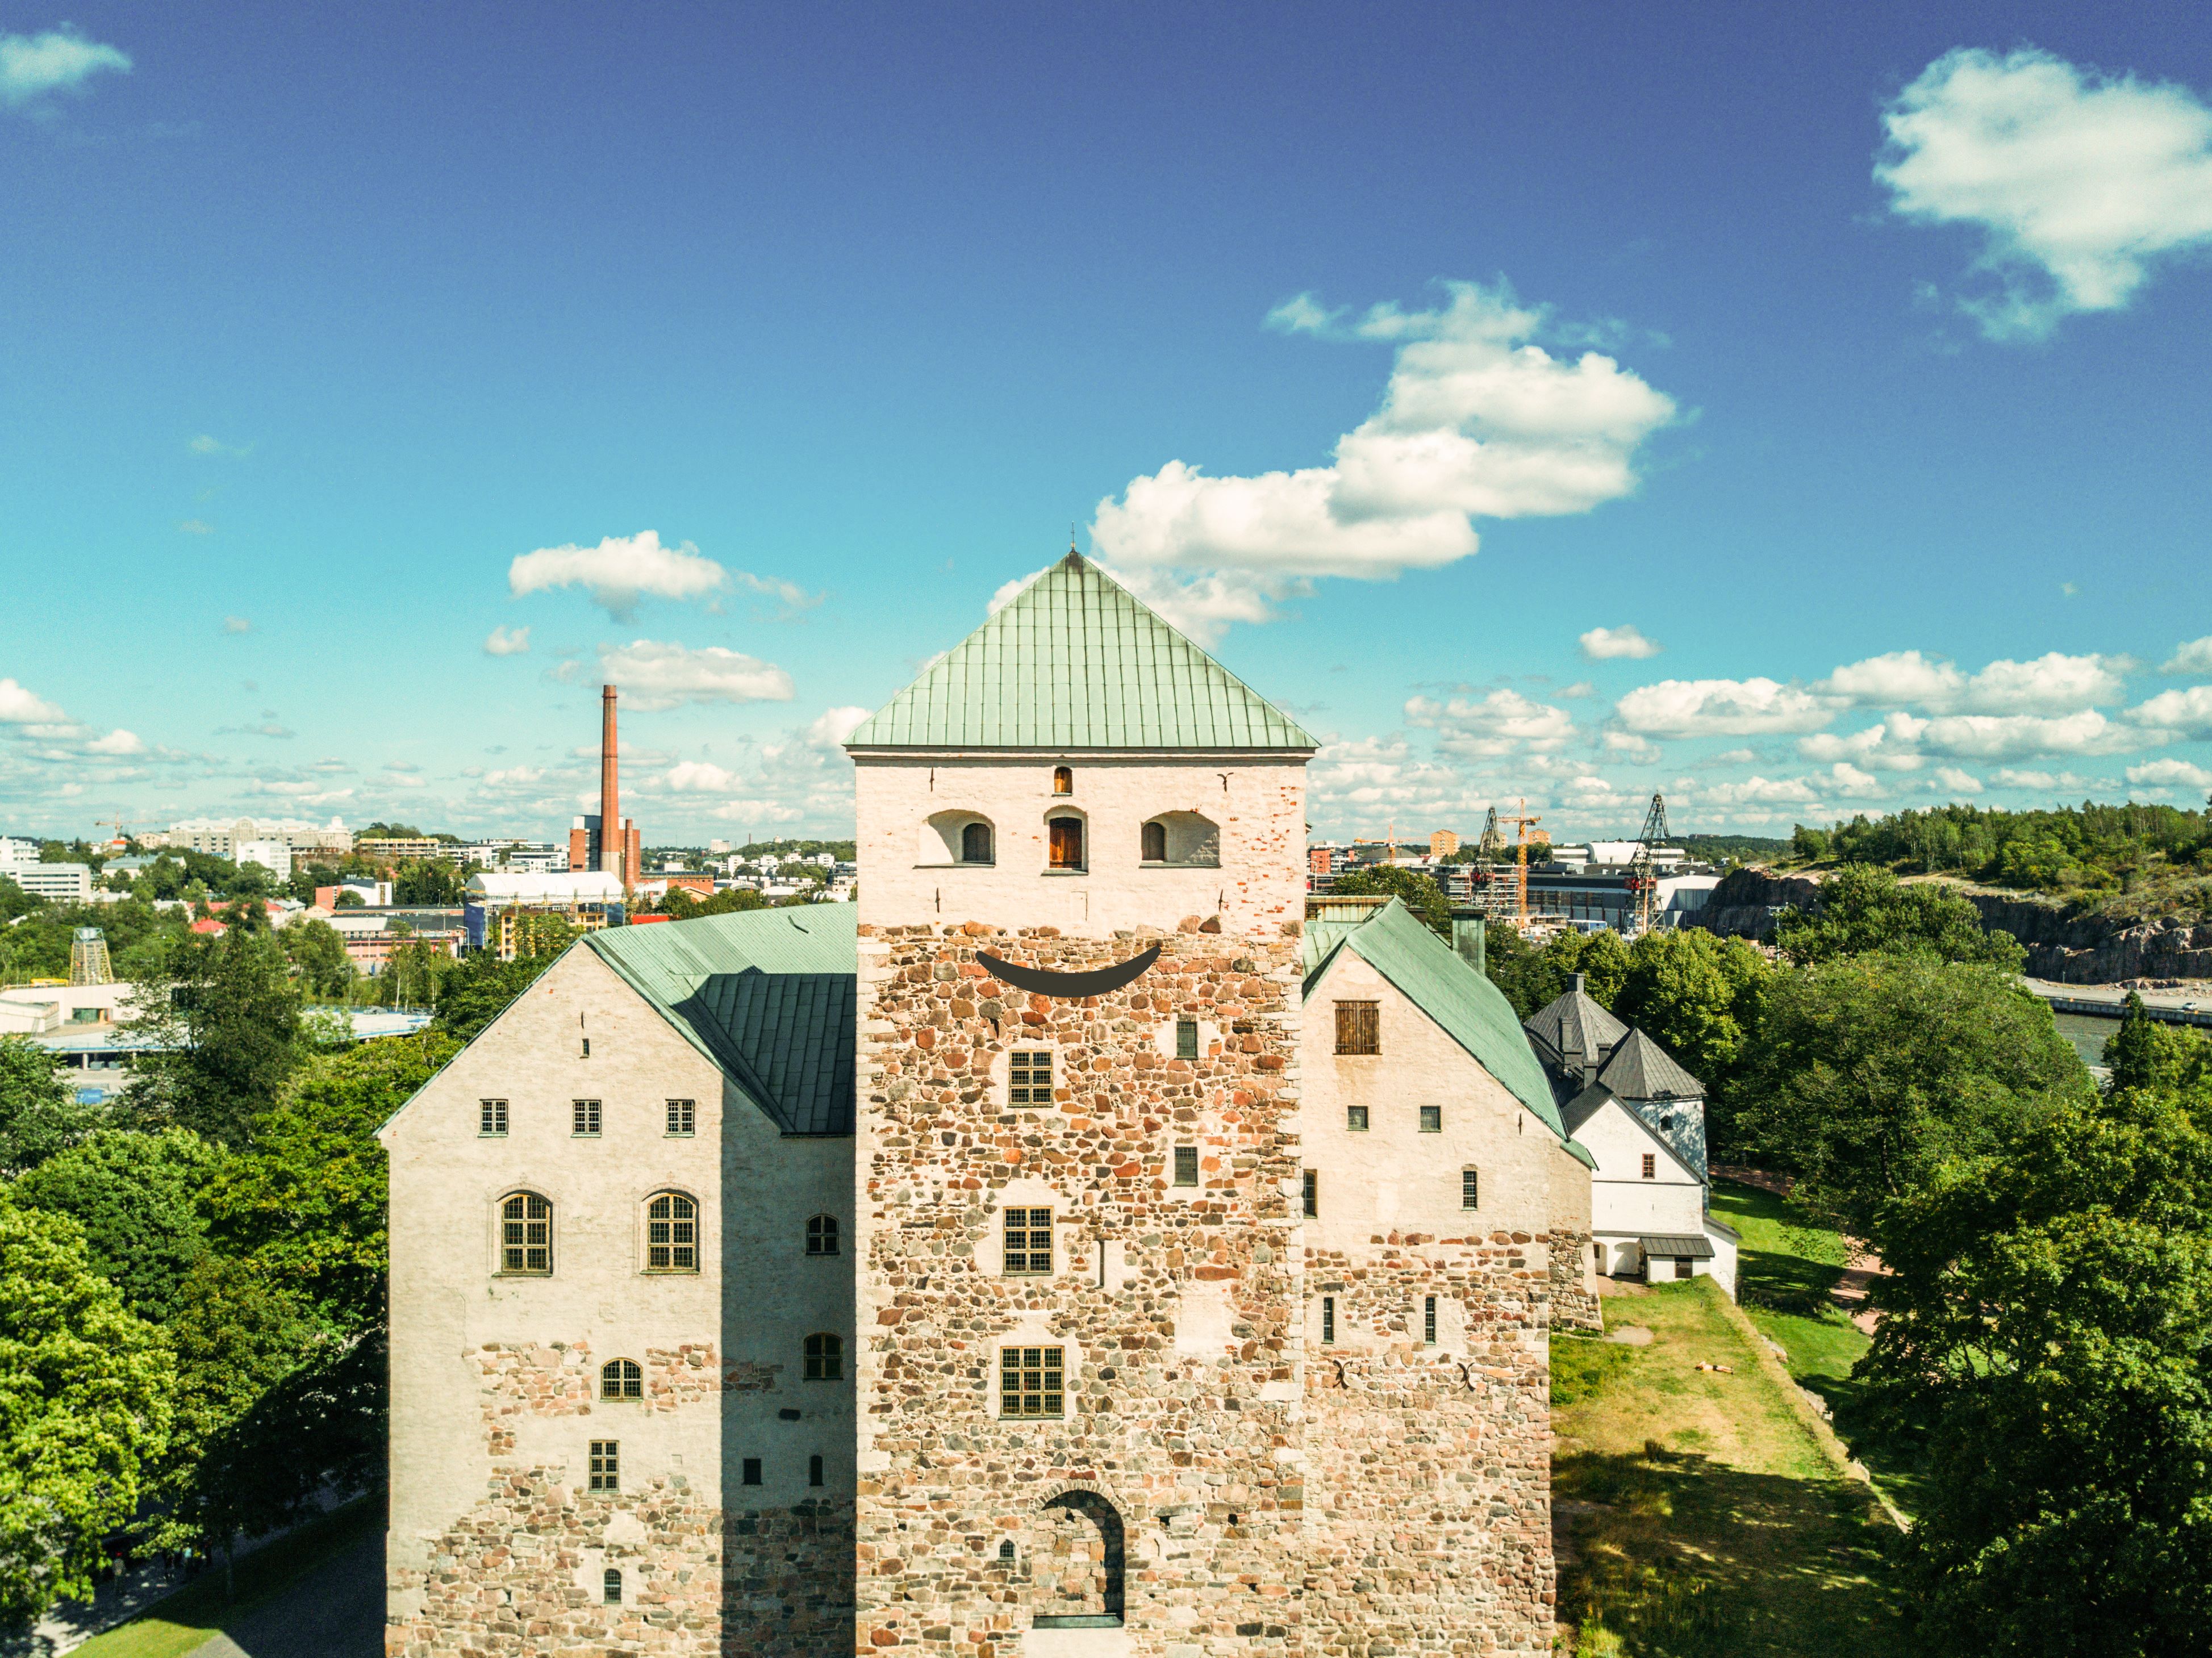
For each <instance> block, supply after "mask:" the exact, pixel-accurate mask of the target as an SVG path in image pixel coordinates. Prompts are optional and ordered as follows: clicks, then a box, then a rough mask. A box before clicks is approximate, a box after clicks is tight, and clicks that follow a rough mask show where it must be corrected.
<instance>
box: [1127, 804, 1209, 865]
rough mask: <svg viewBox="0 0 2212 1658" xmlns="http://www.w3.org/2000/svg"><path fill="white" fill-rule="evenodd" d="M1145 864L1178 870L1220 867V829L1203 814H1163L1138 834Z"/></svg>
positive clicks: (1184, 812) (1186, 812) (1171, 812)
mask: <svg viewBox="0 0 2212 1658" xmlns="http://www.w3.org/2000/svg"><path fill="white" fill-rule="evenodd" d="M1138 833H1139V850H1140V852H1141V853H1142V859H1141V860H1142V861H1143V862H1145V863H1147V864H1166V865H1170V866H1171V867H1173V868H1176V869H1218V868H1220V867H1221V828H1220V825H1218V823H1215V822H1214V821H1213V820H1212V818H1211V817H1206V815H1205V814H1204V813H1202V812H1195V811H1164V812H1162V813H1161V814H1160V815H1159V816H1158V817H1154V818H1151V819H1148V820H1147V821H1146V823H1145V825H1144V827H1143V828H1142V829H1140V830H1139V832H1138Z"/></svg>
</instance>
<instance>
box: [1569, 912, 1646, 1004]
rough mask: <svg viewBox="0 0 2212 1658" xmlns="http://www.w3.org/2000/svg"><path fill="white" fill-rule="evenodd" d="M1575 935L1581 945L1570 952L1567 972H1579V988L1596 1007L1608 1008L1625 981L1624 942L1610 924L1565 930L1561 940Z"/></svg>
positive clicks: (1626, 950) (1626, 975)
mask: <svg viewBox="0 0 2212 1658" xmlns="http://www.w3.org/2000/svg"><path fill="white" fill-rule="evenodd" d="M1567 938H1573V939H1576V940H1577V942H1578V943H1579V944H1580V945H1581V948H1580V949H1578V950H1575V951H1574V953H1573V962H1574V965H1573V967H1572V968H1571V969H1569V970H1570V971H1571V972H1575V973H1579V974H1581V975H1583V993H1585V994H1587V995H1588V996H1589V998H1590V999H1591V1000H1593V1001H1595V1003H1596V1004H1597V1005H1599V1006H1600V1007H1605V1008H1610V1007H1612V1006H1613V1004H1614V1003H1615V1002H1616V1001H1618V1000H1619V999H1620V990H1621V987H1622V986H1623V985H1625V984H1626V983H1627V982H1628V969H1629V954H1628V946H1627V945H1626V944H1624V943H1622V942H1621V938H1620V934H1619V933H1618V932H1613V930H1612V929H1611V928H1609V927H1608V928H1607V929H1606V930H1605V931H1604V932H1583V933H1565V934H1562V935H1561V939H1562V942H1564V941H1565V939H1567Z"/></svg>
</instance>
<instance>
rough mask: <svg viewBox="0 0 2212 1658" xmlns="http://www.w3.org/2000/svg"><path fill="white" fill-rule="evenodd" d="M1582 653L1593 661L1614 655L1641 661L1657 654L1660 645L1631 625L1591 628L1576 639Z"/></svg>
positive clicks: (1605, 660) (1609, 659) (1603, 660)
mask: <svg viewBox="0 0 2212 1658" xmlns="http://www.w3.org/2000/svg"><path fill="white" fill-rule="evenodd" d="M1575 642H1576V643H1577V644H1578V645H1580V646H1581V647H1583V655H1584V656H1586V657H1588V658H1589V659H1590V660H1591V661H1593V662H1608V661H1611V660H1612V659H1613V658H1615V657H1621V656H1625V657H1629V658H1632V659H1634V660H1636V661H1638V662H1641V661H1643V660H1644V659H1645V658H1647V657H1653V656H1656V655H1658V654H1659V652H1660V650H1661V648H1662V647H1660V646H1658V645H1656V644H1655V643H1653V642H1652V641H1650V640H1648V639H1646V638H1645V637H1644V635H1642V634H1640V633H1638V631H1637V630H1636V629H1635V628H1634V627H1633V626H1628V627H1621V628H1592V629H1590V630H1589V632H1588V633H1586V634H1583V635H1581V636H1580V637H1579V638H1578V639H1577V641H1575Z"/></svg>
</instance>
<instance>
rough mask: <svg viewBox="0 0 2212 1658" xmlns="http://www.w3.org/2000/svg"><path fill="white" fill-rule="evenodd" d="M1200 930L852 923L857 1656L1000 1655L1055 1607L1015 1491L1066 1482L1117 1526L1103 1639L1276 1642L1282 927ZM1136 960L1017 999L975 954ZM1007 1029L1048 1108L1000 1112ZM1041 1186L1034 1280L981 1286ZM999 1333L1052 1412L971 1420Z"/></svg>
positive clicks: (1052, 1541)
mask: <svg viewBox="0 0 2212 1658" xmlns="http://www.w3.org/2000/svg"><path fill="white" fill-rule="evenodd" d="M1184 926H1185V930H1182V931H1178V932H1173V933H1163V932H1160V931H1159V930H1158V929H1157V928H1136V929H1132V930H1130V931H1127V932H1121V933H1119V934H1117V935H1115V936H1114V937H1112V938H1063V937H1060V936H1059V935H1057V934H1056V933H1055V932H1054V930H1053V929H1050V928H1033V929H1026V930H1024V931H1022V932H1018V933H1008V932H1000V931H999V930H997V929H994V928H990V927H987V926H981V925H980V924H967V925H963V926H957V927H946V928H944V929H942V930H939V929H937V928H933V927H927V926H913V927H897V928H894V927H870V926H866V925H864V926H863V928H862V932H863V935H864V936H863V938H862V939H861V944H860V949H861V957H860V1099H861V1130H860V1143H859V1145H858V1147H857V1151H858V1156H857V1158H856V1162H857V1164H858V1167H857V1169H856V1181H857V1183H858V1188H859V1189H858V1193H857V1199H856V1205H855V1209H856V1217H857V1221H858V1230H859V1232H860V1243H861V1249H862V1255H861V1259H860V1262H859V1264H858V1265H859V1271H860V1291H859V1299H860V1306H859V1309H858V1317H857V1327H858V1342H857V1344H856V1345H857V1347H858V1353H857V1371H858V1400H857V1403H858V1413H859V1424H860V1464H859V1466H860V1475H859V1502H858V1515H857V1538H856V1552H857V1558H858V1566H859V1571H860V1591H859V1606H858V1613H857V1621H858V1635H859V1639H860V1646H861V1648H862V1649H863V1650H869V1651H884V1650H887V1649H894V1648H896V1649H902V1650H912V1649H921V1650H922V1651H926V1652H927V1653H930V1654H933V1655H939V1654H941V1655H945V1658H953V1655H959V1658H980V1655H982V1654H985V1653H989V1652H993V1651H996V1650H1006V1651H1014V1650H1018V1644H1016V1645H1007V1646H1001V1645H1000V1644H999V1643H1018V1641H1019V1639H1020V1637H1021V1634H1022V1632H1023V1631H1026V1630H1027V1629H1028V1628H1029V1627H1030V1619H1031V1617H1032V1615H1033V1613H1034V1612H1036V1611H1041V1610H1044V1609H1046V1608H1045V1607H1044V1606H1043V1605H1042V1600H1050V1601H1051V1602H1052V1604H1053V1606H1055V1607H1056V1606H1061V1605H1065V1604H1066V1601H1065V1600H1064V1599H1063V1591H1064V1589H1065V1588H1066V1570H1065V1566H1066V1564H1068V1563H1067V1562H1066V1559H1065V1558H1064V1556H1063V1555H1062V1554H1061V1552H1060V1551H1061V1549H1062V1547H1063V1545H1062V1542H1061V1541H1060V1539H1061V1537H1062V1536H1063V1532H1062V1529H1061V1522H1060V1521H1059V1519H1058V1518H1057V1517H1056V1516H1050V1515H1045V1514H1043V1513H1042V1504H1043V1503H1045V1502H1047V1501H1048V1499H1050V1498H1052V1497H1054V1496H1056V1495H1058V1494H1059V1493H1061V1492H1063V1491H1069V1490H1071V1489H1074V1490H1088V1491H1095V1492H1096V1493H1097V1494H1098V1495H1099V1496H1101V1497H1104V1498H1105V1499H1106V1500H1108V1501H1109V1502H1110V1503H1112V1504H1113V1505H1114V1507H1115V1509H1116V1510H1117V1511H1118V1513H1119V1515H1120V1518H1121V1522H1122V1525H1123V1527H1124V1534H1125V1537H1126V1540H1127V1542H1126V1546H1125V1552H1124V1556H1123V1558H1124V1563H1125V1571H1126V1585H1125V1599H1126V1609H1125V1615H1126V1619H1127V1626H1126V1628H1125V1629H1124V1630H1123V1631H1118V1632H1116V1635H1115V1640H1116V1642H1117V1649H1118V1650H1120V1651H1122V1652H1127V1653H1130V1654H1137V1655H1159V1658H1166V1655H1168V1654H1170V1653H1173V1654H1175V1655H1176V1658H1201V1655H1214V1654H1218V1655H1221V1658H1229V1655H1232V1654H1234V1655H1237V1658H1247V1655H1279V1654H1290V1653H1295V1652H1297V1650H1298V1649H1299V1642H1300V1631H1299V1628H1298V1610H1297V1605H1298V1595H1299V1586H1300V1582H1301V1574H1302V1571H1303V1565H1302V1562H1301V1552H1302V1547H1301V1545H1302V1537H1301V1527H1302V1524H1303V1520H1304V1486H1303V1482H1302V1477H1301V1473H1300V1468H1299V1466H1298V1465H1299V1461H1300V1454H1299V1450H1298V1446H1299V1443H1300V1437H1301V1435H1300V1427H1299V1421H1298V1418H1299V1413H1300V1408H1301V1404H1300V1401H1301V1391H1302V1378H1301V1369H1302V1363H1301V1358H1302V1355H1301V1343H1302V1328H1301V1323H1302V1320H1301V1306H1300V1296H1299V1282H1300V1272H1299V1262H1298V1260H1297V1220H1296V1218H1295V1209H1296V1200H1295V1195H1294V1194H1295V1193H1296V1192H1297V1179H1298V1163H1297V1146H1296V1143H1295V1135H1294V1133H1292V1131H1291V1127H1290V1124H1291V1121H1292V1116H1293V1114H1294V1110H1295V1090H1296V1085H1297V993H1298V969H1297V961H1296V956H1295V951H1296V939H1295V937H1294V936H1292V935H1293V934H1294V932H1295V929H1294V928H1285V929H1284V930H1283V933H1282V936H1279V937H1275V938H1268V939H1266V940H1255V939H1252V938H1236V937H1233V936H1226V937H1225V936H1222V935H1219V934H1212V933H1204V932H1200V931H1199V930H1198V928H1199V926H1200V922H1199V920H1198V918H1195V917H1194V918H1191V920H1188V922H1186V923H1185V924H1184ZM1156 943H1157V944H1161V945H1162V946H1163V954H1162V956H1161V957H1160V959H1159V961H1158V963H1156V964H1155V965H1154V966H1153V967H1152V969H1151V970H1149V971H1148V972H1146V974H1145V975H1143V976H1142V977H1140V978H1139V979H1138V980H1137V981H1135V982H1134V983H1133V984H1132V985H1130V986H1128V987H1126V988H1124V989H1122V990H1121V991H1118V992H1115V993H1113V994H1111V995H1108V996H1104V997H1097V998H1091V999H1084V1000H1081V1001H1071V1000H1063V999H1048V998H1044V997H1036V996H1030V995H1026V994H1024V993H1019V992H1017V991H1014V990H1012V988H1011V987H1008V986H1006V985H1004V984H1001V983H1000V982H999V981H997V980H995V979H994V978H993V977H992V976H991V975H990V974H989V972H988V971H987V969H985V968H984V967H983V966H982V965H981V963H978V962H977V961H976V960H975V952H976V950H977V949H978V948H981V949H985V950H992V951H994V952H998V953H1001V954H1003V955H1004V956H1005V957H1006V958H1007V959H1009V960H1013V961H1018V962H1021V963H1024V964H1030V965H1035V966H1037V967H1042V968H1045V969H1051V970H1055V971H1077V970H1082V969H1096V968H1099V967H1103V966H1106V965H1109V964H1111V963H1118V962H1121V961H1124V960H1126V959H1127V958H1128V957H1131V956H1133V955H1134V954H1135V953H1137V952H1138V951H1139V950H1143V949H1145V948H1146V947H1147V946H1149V945H1151V944H1156ZM1178 1016H1182V1017H1195V1018H1198V1019H1199V1020H1200V1021H1201V1026H1202V1029H1205V1030H1206V1032H1207V1033H1208V1036H1207V1040H1206V1042H1205V1044H1204V1047H1203V1048H1202V1051H1201V1056H1200V1058H1199V1059H1197V1060H1178V1059H1176V1058H1174V1057H1172V1055H1173V1054H1174V1047H1173V1043H1172V1041H1171V1039H1170V1040H1169V1041H1167V1042H1165V1043H1163V1042H1162V1039H1161V1038H1162V1032H1163V1030H1166V1031H1169V1032H1171V1031H1172V1028H1173V1022H1174V1021H1175V1019H1176V1017H1178ZM1023 1042H1041V1043H1048V1044H1050V1045H1051V1046H1052V1047H1053V1048H1054V1051H1055V1055H1056V1058H1057V1060H1058V1062H1059V1069H1058V1070H1057V1072H1056V1073H1055V1083H1056V1084H1057V1093H1056V1096H1055V1098H1054V1103H1053V1106H1052V1107H1051V1108H1049V1109H1034V1108H1027V1107H1024V1108H1012V1107H1011V1106H1010V1105H1009V1103H1008V1102H1007V1096H1006V1089H1005V1085H1004V1083H1005V1076H1006V1064H1007V1056H1008V1053H1009V1050H1010V1048H1012V1047H1014V1046H1015V1045H1017V1044H1019V1043H1023ZM1177 1144H1184V1145H1190V1144H1195V1145H1198V1146H1199V1147H1200V1155H1201V1168H1202V1171H1203V1172H1202V1177H1201V1179H1202V1184H1201V1187H1200V1189H1199V1190H1196V1191H1190V1190H1188V1189H1186V1190H1184V1191H1183V1192H1182V1193H1176V1192H1175V1191H1174V1190H1173V1189H1172V1187H1171V1179H1172V1148H1173V1147H1174V1146H1175V1145H1177ZM1009 1192H1011V1193H1015V1196H1013V1197H1012V1198H1008V1197H1007V1196H1006V1193H1009ZM1047 1197H1049V1200H1050V1202H1051V1204H1052V1206H1053V1208H1054V1218H1055V1221H1056V1222H1059V1223H1062V1224H1058V1225H1056V1226H1055V1231H1056V1232H1057V1233H1058V1234H1059V1247H1058V1248H1056V1249H1055V1252H1054V1266H1055V1269H1056V1270H1055V1272H1054V1275H1053V1276H1050V1277H1048V1278H1030V1277H1009V1276H1006V1275H1004V1274H1003V1273H1001V1272H999V1271H998V1270H997V1269H996V1266H995V1265H994V1257H995V1253H996V1252H997V1251H998V1250H999V1248H1000V1233H999V1230H998V1229H999V1228H1000V1224H1001V1210H1002V1207H1003V1206H1005V1205H1006V1204H1007V1203H1010V1202H1012V1203H1038V1202H1042V1201H1043V1200H1045V1199H1046V1198H1047ZM1008 1341H1013V1342H1018V1343H1022V1344H1029V1343H1038V1344H1045V1343H1049V1344H1053V1345H1062V1346H1063V1347H1064V1348H1065V1349H1066V1357H1067V1371H1066V1376H1067V1400H1066V1406H1067V1408H1066V1416H1065V1418H1062V1419H1058V1420H1026V1421H1023V1420H1013V1421H1009V1420H1002V1419H1001V1418H1000V1414H999V1405H998V1399H997V1396H996V1394H995V1383H996V1376H995V1371H996V1368H997V1363H998V1351H999V1349H1000V1346H1001V1345H1004V1344H1006V1342H1008ZM1006 1541H1012V1542H1013V1543H1014V1544H1015V1545H1016V1550H1017V1558H1016V1559H1015V1561H1014V1562H1013V1563H1012V1567H1011V1569H1010V1567H1009V1564H1008V1563H1006V1562H1005V1561H1004V1560H1002V1559H1001V1558H1000V1544H1001V1543H1002V1542H1006ZM1040 1550H1042V1551H1043V1552H1045V1553H1046V1554H1047V1556H1048V1558H1047V1559H1046V1560H1045V1561H1043V1562H1035V1561H1034V1554H1035V1552H1036V1551H1040ZM1032 1564H1036V1565H1038V1566H1040V1567H1041V1570H1036V1571H1034V1572H1033V1571H1032V1570H1030V1568H1031V1566H1032ZM1082 1598H1084V1599H1086V1600H1087V1596H1085V1597H1082Z"/></svg>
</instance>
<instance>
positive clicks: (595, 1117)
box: [568, 1100, 599, 1139]
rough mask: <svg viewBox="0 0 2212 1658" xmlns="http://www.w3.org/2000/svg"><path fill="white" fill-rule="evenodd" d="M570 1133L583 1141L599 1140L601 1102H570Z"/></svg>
mask: <svg viewBox="0 0 2212 1658" xmlns="http://www.w3.org/2000/svg"><path fill="white" fill-rule="evenodd" d="M568 1132H569V1133H571V1134H574V1135H575V1136H577V1137H578V1138H579V1139H595V1138H597V1136H598V1134H599V1102H598V1101H597V1100H571V1101H570V1102H568Z"/></svg>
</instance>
